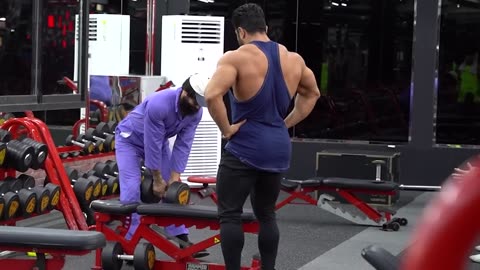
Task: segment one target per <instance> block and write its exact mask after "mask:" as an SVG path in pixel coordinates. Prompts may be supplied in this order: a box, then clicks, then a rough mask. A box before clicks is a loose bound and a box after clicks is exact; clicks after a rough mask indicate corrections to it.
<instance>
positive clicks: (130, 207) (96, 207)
mask: <svg viewBox="0 0 480 270" xmlns="http://www.w3.org/2000/svg"><path fill="white" fill-rule="evenodd" d="M138 205H139V204H138V203H133V204H122V203H121V202H120V201H119V200H95V201H93V202H92V203H91V204H90V207H91V208H92V209H93V211H95V212H100V213H107V214H113V215H130V214H132V213H134V212H135V211H137V206H138Z"/></svg>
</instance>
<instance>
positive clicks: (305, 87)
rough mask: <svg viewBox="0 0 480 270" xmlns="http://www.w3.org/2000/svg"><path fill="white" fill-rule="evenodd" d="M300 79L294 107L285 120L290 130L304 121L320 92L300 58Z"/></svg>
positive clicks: (312, 76) (310, 71) (312, 75)
mask: <svg viewBox="0 0 480 270" xmlns="http://www.w3.org/2000/svg"><path fill="white" fill-rule="evenodd" d="M300 59H301V62H302V77H301V79H300V83H299V84H298V89H297V96H296V97H295V106H294V108H293V110H292V111H291V112H290V114H289V115H288V116H287V117H286V118H285V125H286V126H287V128H291V127H293V126H295V125H296V124H298V123H299V122H301V121H302V120H303V119H305V118H306V117H307V116H308V115H309V114H310V113H311V112H312V110H313V108H314V107H315V104H316V103H317V100H318V98H319V97H320V90H319V89H318V86H317V81H316V79H315V75H314V74H313V72H312V70H311V69H309V68H308V67H307V66H306V65H305V62H304V61H303V59H302V58H300Z"/></svg>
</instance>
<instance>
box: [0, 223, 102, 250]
mask: <svg viewBox="0 0 480 270" xmlns="http://www.w3.org/2000/svg"><path fill="white" fill-rule="evenodd" d="M105 244H106V240H105V236H104V235H103V234H102V233H100V232H96V231H77V230H66V229H65V230H64V229H47V228H36V227H18V226H0V246H2V247H11V248H32V249H49V250H56V249H58V250H62V251H85V250H94V249H98V248H103V247H104V246H105Z"/></svg>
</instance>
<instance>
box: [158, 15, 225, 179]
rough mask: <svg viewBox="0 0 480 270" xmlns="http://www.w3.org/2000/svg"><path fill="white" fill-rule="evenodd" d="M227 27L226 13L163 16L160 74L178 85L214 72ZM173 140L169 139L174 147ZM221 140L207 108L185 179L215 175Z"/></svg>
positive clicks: (204, 111)
mask: <svg viewBox="0 0 480 270" xmlns="http://www.w3.org/2000/svg"><path fill="white" fill-rule="evenodd" d="M224 27H225V19H224V17H216V16H188V15H166V16H163V17H162V57H161V59H162V61H161V70H162V71H161V75H162V76H165V77H167V78H168V80H171V81H172V82H173V83H174V84H175V85H176V86H177V87H180V86H181V85H182V84H183V82H184V81H185V80H186V79H187V78H188V77H189V76H191V75H192V74H195V73H206V74H209V75H213V72H214V71H215V69H216V67H217V62H218V60H219V59H220V58H221V57H222V55H223V46H224ZM174 140H175V138H172V139H171V140H170V146H171V147H173V144H174ZM221 144H222V136H221V132H220V130H219V129H218V127H217V125H216V124H215V122H214V121H213V119H212V117H211V116H210V114H209V112H208V109H206V108H204V109H203V117H202V120H201V121H200V124H199V126H198V128H197V131H196V133H195V138H194V141H193V145H192V151H191V153H190V157H189V159H188V162H187V167H186V169H185V171H184V173H183V174H182V180H183V181H185V180H186V179H187V178H188V177H189V176H192V175H204V176H216V175H217V170H218V163H219V162H220V155H221Z"/></svg>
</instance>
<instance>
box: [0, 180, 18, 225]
mask: <svg viewBox="0 0 480 270" xmlns="http://www.w3.org/2000/svg"><path fill="white" fill-rule="evenodd" d="M19 208H20V198H19V197H18V195H17V194H16V193H14V192H11V191H10V190H9V188H8V185H7V184H6V183H4V182H3V181H0V219H3V220H9V219H11V218H14V217H15V216H16V215H17V213H18V210H19Z"/></svg>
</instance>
